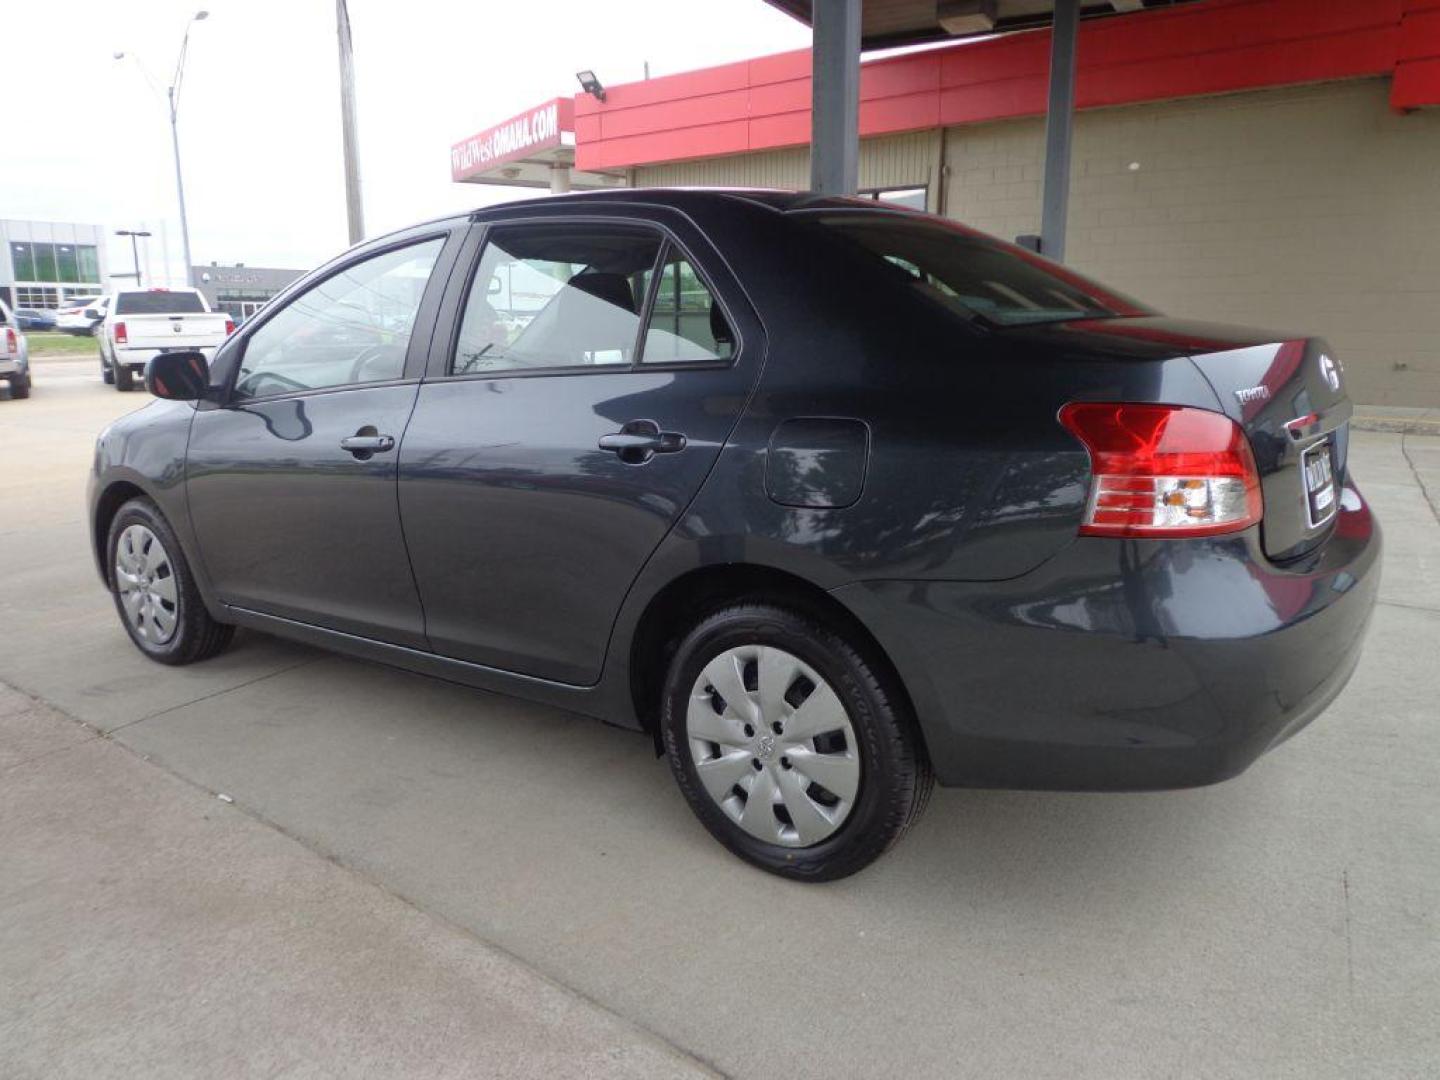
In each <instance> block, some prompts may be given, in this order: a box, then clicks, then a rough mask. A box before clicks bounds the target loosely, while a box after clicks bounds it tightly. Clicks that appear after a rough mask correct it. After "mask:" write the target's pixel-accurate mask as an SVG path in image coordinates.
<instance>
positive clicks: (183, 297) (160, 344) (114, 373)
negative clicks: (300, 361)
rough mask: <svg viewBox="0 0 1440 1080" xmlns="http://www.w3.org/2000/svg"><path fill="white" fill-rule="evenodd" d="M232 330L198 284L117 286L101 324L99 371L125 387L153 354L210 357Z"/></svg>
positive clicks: (229, 320) (131, 384) (119, 387)
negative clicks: (149, 287)
mask: <svg viewBox="0 0 1440 1080" xmlns="http://www.w3.org/2000/svg"><path fill="white" fill-rule="evenodd" d="M234 332H235V320H234V319H232V318H231V317H230V316H229V315H228V314H226V313H225V312H223V311H211V310H210V305H209V304H208V303H206V302H205V297H204V295H203V294H202V293H201V292H200V290H199V289H190V288H182V289H120V290H119V291H117V292H116V293H114V294H113V295H112V296H111V298H110V309H109V311H108V312H107V313H106V315H105V321H104V323H103V324H102V327H101V332H100V368H101V374H102V376H103V377H104V379H105V381H106V382H107V383H108V382H113V383H114V384H115V389H117V390H129V389H131V388H133V387H134V385H135V379H136V376H141V377H143V376H144V373H145V365H146V364H148V363H149V362H150V360H151V358H152V357H156V356H159V355H160V354H161V353H167V352H200V353H203V354H204V355H205V359H206V360H209V359H210V358H211V357H212V356H213V355H214V354H215V350H216V349H218V348H219V347H220V346H221V345H222V344H224V342H225V339H226V338H227V337H229V336H230V335H231V334H232V333H234Z"/></svg>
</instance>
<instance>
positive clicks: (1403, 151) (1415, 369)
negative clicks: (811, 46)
mask: <svg viewBox="0 0 1440 1080" xmlns="http://www.w3.org/2000/svg"><path fill="white" fill-rule="evenodd" d="M772 2H775V3H776V4H777V6H779V7H782V8H784V7H787V2H782V0H772ZM897 6H898V5H897ZM929 6H930V8H934V7H935V5H933V4H931V5H929ZM941 6H942V7H944V6H945V5H941ZM951 6H953V5H951ZM1100 6H1101V7H1106V6H1107V5H1100ZM1140 6H1141V5H1140V3H1138V2H1132V3H1117V4H1114V8H1115V9H1117V10H1124V9H1131V10H1130V13H1127V14H1124V15H1123V16H1121V17H1116V18H1086V19H1084V20H1083V21H1082V22H1081V24H1080V31H1079V38H1078V45H1077V52H1076V57H1077V61H1076V62H1077V87H1076V107H1077V110H1078V111H1077V113H1076V116H1075V121H1074V141H1073V149H1072V157H1071V174H1070V175H1071V181H1070V202H1069V211H1068V229H1067V233H1066V235H1067V247H1066V254H1065V259H1066V262H1067V263H1069V264H1071V265H1072V266H1074V267H1075V268H1076V269H1078V270H1080V271H1082V272H1084V273H1087V274H1089V275H1091V276H1094V277H1096V278H1098V279H1100V280H1101V281H1103V282H1105V283H1106V284H1108V285H1111V286H1114V287H1115V288H1117V289H1120V290H1123V291H1126V292H1130V293H1133V294H1134V295H1136V296H1138V297H1140V298H1141V299H1143V300H1145V301H1147V302H1149V303H1150V304H1152V305H1154V306H1155V307H1157V308H1159V309H1160V310H1162V311H1164V312H1166V313H1168V314H1172V315H1179V316H1187V317H1193V318H1198V319H1209V320H1216V321H1224V322H1234V323H1242V324H1247V323H1248V324H1252V325H1253V324H1258V325H1264V326H1268V327H1274V328H1277V329H1280V330H1294V331H1300V332H1305V333H1313V334H1319V335H1322V336H1324V337H1326V338H1328V339H1329V340H1330V342H1331V344H1332V345H1333V346H1335V348H1336V349H1337V350H1338V351H1339V353H1340V355H1341V357H1342V358H1343V361H1344V363H1345V365H1346V370H1347V372H1348V375H1349V378H1350V385H1351V394H1352V396H1353V397H1354V398H1355V399H1357V400H1359V401H1362V402H1365V403H1368V404H1377V405H1412V406H1426V407H1431V408H1433V407H1440V0H1369V2H1366V3H1354V2H1348V0H1190V2H1184V3H1169V4H1165V5H1163V6H1158V7H1153V8H1150V9H1147V10H1133V9H1136V8H1139V7H1140ZM978 7H982V8H983V5H978ZM1090 7H1094V5H1091V6H1090ZM1086 11H1087V13H1089V11H1090V8H1087V9H1086ZM931 14H932V16H933V12H932V13H931ZM1050 36H1051V32H1050V31H1049V30H1048V29H1036V30H1033V31H1027V32H1019V33H1010V34H1006V35H1004V36H997V37H991V38H982V39H979V40H974V41H966V42H963V43H956V44H950V45H942V46H938V47H930V48H924V49H919V50H913V51H908V52H904V53H901V54H899V55H888V56H884V57H883V58H879V59H870V60H868V61H867V62H865V63H864V64H863V66H862V68H861V73H860V108H859V132H860V136H861V141H860V169H859V173H860V189H861V192H862V194H864V195H866V196H869V197H874V198H882V199H888V200H893V201H897V202H900V203H904V204H907V205H910V206H914V207H917V208H924V209H926V210H929V211H930V212H932V213H936V214H942V215H945V216H947V217H951V218H956V219H958V220H961V221H964V222H966V223H967V224H969V225H973V226H975V227H976V228H979V229H982V230H984V231H986V232H989V233H992V234H994V235H997V236H1001V237H1004V238H1006V239H1014V238H1016V237H1019V236H1022V235H1029V234H1035V233H1038V232H1039V231H1040V230H1039V227H1040V217H1041V178H1042V174H1043V169H1044V156H1045V130H1044V129H1045V120H1044V116H1045V109H1046V92H1047V82H1048V70H1049V69H1048V58H1049V55H1050ZM601 74H603V73H601ZM810 74H811V57H810V54H809V52H808V51H801V52H794V53H784V54H779V55H773V56H762V57H757V58H755V59H752V60H748V61H742V62H740V63H735V64H727V65H724V66H721V67H715V68H708V69H705V70H700V71H692V72H686V73H684V74H679V75H671V76H666V77H662V78H655V79H649V80H646V81H644V82H638V83H628V84H622V85H617V86H608V87H605V88H604V95H603V96H604V100H603V101H602V100H600V99H599V97H598V96H594V95H592V94H589V93H580V94H576V95H574V96H573V97H563V98H558V99H555V100H553V101H550V102H546V103H544V104H542V105H539V106H537V107H535V108H534V109H531V110H528V111H527V112H525V113H522V114H520V115H519V116H517V117H513V118H511V119H508V120H505V121H503V122H501V123H498V124H496V125H494V126H493V127H491V128H488V129H486V130H484V131H481V132H479V133H477V134H476V135H473V136H471V137H469V138H467V139H464V140H461V141H460V142H458V143H456V144H455V145H454V146H452V148H451V154H450V159H451V174H452V177H453V179H455V180H456V181H457V182H462V183H490V184H506V185H519V186H534V187H543V188H546V189H549V190H553V191H566V190H570V189H572V188H573V189H587V188H604V187H615V186H639V187H648V186H670V185H707V186H714V185H725V186H747V187H780V188H805V187H807V186H808V184H809V147H808V143H809V139H810V132H811V113H810V108H811V82H810Z"/></svg>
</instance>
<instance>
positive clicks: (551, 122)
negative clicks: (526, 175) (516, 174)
mask: <svg viewBox="0 0 1440 1080" xmlns="http://www.w3.org/2000/svg"><path fill="white" fill-rule="evenodd" d="M562 106H566V108H564V109H563V110H562ZM573 108H574V105H573V103H572V102H570V101H567V100H565V99H563V98H557V99H556V100H554V101H550V102H547V103H545V104H544V105H541V106H540V107H539V108H538V109H532V110H530V111H529V112H525V113H521V114H520V115H519V116H516V117H513V118H512V119H510V120H506V121H505V122H504V123H501V124H496V125H495V126H494V127H492V128H486V129H485V130H484V131H481V132H477V133H476V134H474V135H471V136H470V138H468V139H466V140H464V141H463V142H458V143H456V144H455V145H454V146H452V147H451V148H450V175H451V177H452V178H453V179H455V180H464V179H466V178H467V177H469V176H473V175H474V174H475V173H477V172H483V171H485V170H487V169H493V168H495V167H496V166H497V165H503V164H505V163H506V162H509V161H519V160H522V159H523V158H525V157H527V156H529V155H530V154H533V153H534V152H535V151H537V150H548V149H552V148H554V147H557V146H560V145H561V131H562V127H563V129H564V130H565V131H570V130H572V129H573V127H574V121H573V119H571V110H572V109H573Z"/></svg>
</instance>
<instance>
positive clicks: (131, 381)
mask: <svg viewBox="0 0 1440 1080" xmlns="http://www.w3.org/2000/svg"><path fill="white" fill-rule="evenodd" d="M110 370H111V371H112V372H113V373H114V375H115V389H116V390H119V391H120V392H121V393H122V394H123V393H125V392H126V391H127V390H133V389H135V373H134V372H133V371H131V370H130V369H129V368H128V367H125V366H124V365H123V364H115V365H113V366H112V367H111V368H110Z"/></svg>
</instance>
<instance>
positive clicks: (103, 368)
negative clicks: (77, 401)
mask: <svg viewBox="0 0 1440 1080" xmlns="http://www.w3.org/2000/svg"><path fill="white" fill-rule="evenodd" d="M100 381H101V382H103V383H104V384H105V385H106V386H113V385H114V384H115V371H114V369H113V368H111V367H110V365H109V364H107V363H105V354H104V353H101V354H100Z"/></svg>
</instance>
